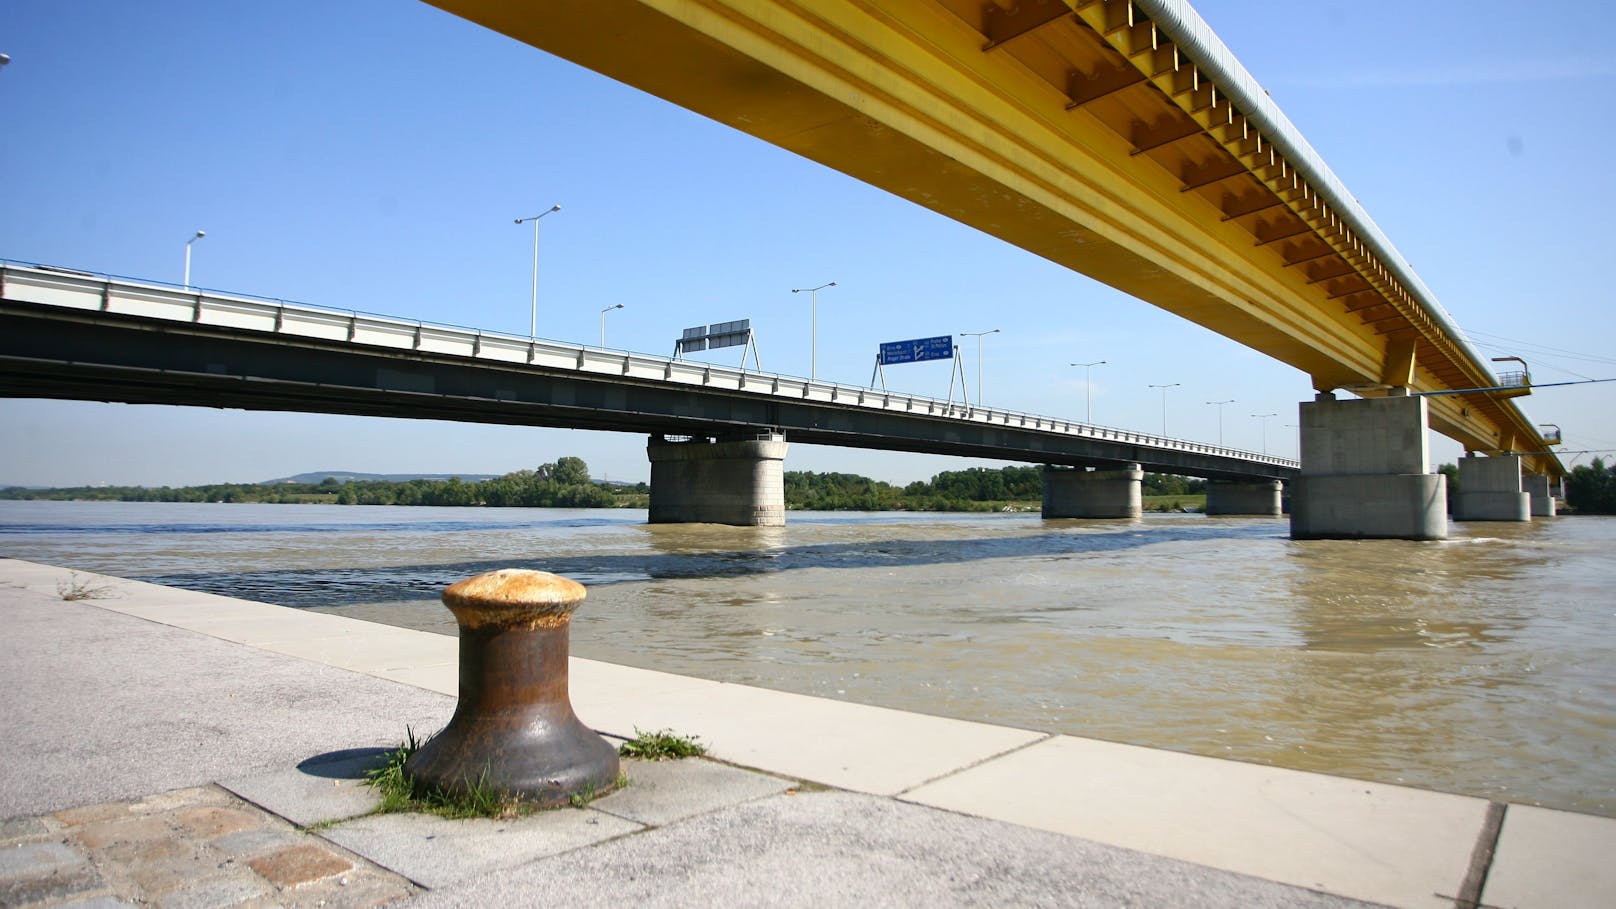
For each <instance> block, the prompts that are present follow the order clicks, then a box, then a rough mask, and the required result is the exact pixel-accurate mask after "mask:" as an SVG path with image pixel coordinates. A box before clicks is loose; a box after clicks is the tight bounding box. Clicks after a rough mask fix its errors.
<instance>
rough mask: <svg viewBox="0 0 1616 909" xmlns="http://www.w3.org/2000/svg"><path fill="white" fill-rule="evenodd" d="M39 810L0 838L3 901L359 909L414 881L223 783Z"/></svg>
mask: <svg viewBox="0 0 1616 909" xmlns="http://www.w3.org/2000/svg"><path fill="white" fill-rule="evenodd" d="M31 820H33V821H34V822H35V823H34V824H33V825H27V826H25V825H10V829H11V831H12V832H16V833H21V834H22V835H21V836H20V837H19V838H0V905H3V906H51V907H53V909H61V907H64V906H129V905H144V906H156V907H160V909H202V907H208V909H211V907H222V906H237V905H242V906H262V907H267V906H285V907H303V906H308V907H314V906H324V907H327V909H358V907H361V906H372V905H377V904H379V903H380V902H383V901H389V900H397V899H400V898H402V897H406V896H408V895H409V894H411V893H412V892H414V890H415V888H414V887H413V886H412V885H410V884H409V883H408V882H407V881H405V880H404V879H403V878H400V877H398V876H397V875H394V874H392V873H390V872H387V871H384V870H382V869H380V868H377V867H376V866H374V865H372V864H370V863H368V862H366V861H365V860H364V859H362V858H360V857H358V856H356V855H353V854H352V853H349V852H347V851H346V850H343V849H341V848H340V847H337V846H335V845H333V844H331V843H329V842H327V841H326V840H323V839H321V838H319V837H317V836H311V835H309V834H307V833H303V832H301V831H298V830H297V829H295V828H294V827H292V825H291V824H289V823H287V821H286V820H284V819H283V818H279V817H276V816H274V815H272V814H270V813H268V812H265V811H261V810H259V809H257V808H254V807H253V806H252V805H249V804H248V803H246V802H243V801H241V800H240V799H238V798H236V797H234V796H232V795H231V794H230V793H228V792H226V791H224V790H223V789H220V788H218V787H215V786H200V787H193V788H189V789H181V790H176V791H172V792H163V793H157V794H154V795H151V796H147V797H145V798H142V799H139V800H135V801H130V802H113V803H104V804H97V805H85V806H79V807H76V808H71V809H67V810H65V811H59V812H56V813H54V814H51V815H46V816H42V817H38V818H33V819H31ZM29 827H31V828H32V831H33V832H24V831H26V830H27V829H28V828H29Z"/></svg>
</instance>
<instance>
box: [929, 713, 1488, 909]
mask: <svg viewBox="0 0 1616 909" xmlns="http://www.w3.org/2000/svg"><path fill="white" fill-rule="evenodd" d="M903 798H905V799H906V800H909V801H914V802H917V803H920V804H925V805H934V806H937V807H941V808H948V809H950V810H954V811H963V812H966V813H969V814H975V815H978V816H981V817H991V818H997V819H999V820H1004V821H1010V822H1012V823H1016V824H1023V825H1026V826H1029V827H1037V828H1039V829H1043V830H1050V831H1054V832H1057V833H1065V834H1069V835H1072V836H1078V837H1084V838H1087V839H1094V840H1100V841H1103V842H1106V843H1111V844H1114V845H1118V846H1123V847H1127V848H1130V849H1138V850H1142V851H1145V852H1151V853H1155V854H1157V855H1164V856H1170V857H1173V858H1178V859H1183V860H1186V861H1191V862H1196V863H1199V864H1203V865H1207V866H1209V867H1213V868H1223V869H1227V870H1230V871H1237V872H1240V873H1242V874H1250V875H1254V876H1257V877H1261V878H1265V879H1268V880H1274V881H1283V882H1285V883H1290V884H1296V885H1298V886H1302V887H1307V888H1311V889H1316V890H1322V891H1326V892H1329V893H1338V894H1342V895H1345V896H1351V897H1354V898H1357V899H1363V900H1369V901H1371V902H1379V903H1387V904H1391V905H1397V906H1411V907H1418V906H1429V907H1432V909H1436V907H1443V909H1451V907H1452V906H1453V899H1454V896H1455V894H1457V893H1458V892H1459V887H1460V885H1461V884H1462V882H1463V881H1464V879H1465V874H1466V872H1467V870H1468V868H1469V862H1470V854H1471V851H1472V849H1473V848H1474V846H1475V843H1476V840H1477V837H1478V836H1479V834H1480V832H1481V829H1482V825H1483V822H1484V820H1485V817H1486V811H1487V802H1486V801H1485V800H1483V799H1472V798H1466V797H1463V796H1456V795H1447V794H1444V793H1437V792H1425V791H1422V790H1417V789H1407V788H1401V787H1396V786H1384V785H1380V784H1376V783H1366V782H1361V781H1357V780H1347V779H1341V778H1339V777H1330V776H1324V775H1322V774H1315V773H1303V772H1300V771H1295V770H1285V769H1281V768H1275V767H1266V766H1261V765H1257V764H1242V763H1238V762H1234V761H1223V760H1218V759H1215V758H1206V757H1200V756H1197V755H1189V754H1180V753H1177V752H1171V751H1158V750H1154V749H1149V748H1140V747H1136V746H1132V745H1118V744H1114V743H1111V742H1098V741H1093V740H1089V739H1077V738H1071V737H1066V736H1061V737H1057V738H1053V739H1050V740H1048V741H1045V742H1041V743H1039V744H1037V745H1034V746H1032V747H1030V748H1026V749H1023V750H1021V751H1018V752H1015V753H1014V754H1010V755H1007V756H1005V757H1002V758H999V759H997V760H993V761H988V762H986V763H984V764H982V765H980V766H978V767H974V768H972V769H970V770H967V771H965V772H963V773H959V774H955V775H953V776H951V777H948V778H946V779H942V780H938V781H936V782H933V783H931V784H929V785H926V786H922V787H920V788H918V789H915V790H914V791H911V792H908V793H905V794H904V796H903Z"/></svg>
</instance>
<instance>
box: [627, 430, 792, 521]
mask: <svg viewBox="0 0 1616 909" xmlns="http://www.w3.org/2000/svg"><path fill="white" fill-rule="evenodd" d="M646 454H647V456H649V457H650V459H651V507H650V515H649V517H648V518H647V520H648V521H649V522H650V523H652V524H732V525H735V526H738V527H783V526H785V523H786V486H785V459H786V437H785V435H783V434H781V433H767V432H766V433H760V434H755V435H752V434H748V435H744V436H726V437H719V438H716V439H715V438H708V437H705V436H696V437H693V438H691V439H690V440H688V441H673V440H670V439H668V438H667V437H666V436H661V435H654V436H652V437H651V440H650V442H649V443H648V444H647V445H646Z"/></svg>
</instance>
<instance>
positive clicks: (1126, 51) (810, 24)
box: [430, 0, 1564, 476]
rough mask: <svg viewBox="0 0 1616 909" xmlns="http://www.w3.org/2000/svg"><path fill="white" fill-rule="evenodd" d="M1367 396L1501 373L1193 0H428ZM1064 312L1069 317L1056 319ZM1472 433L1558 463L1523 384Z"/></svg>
mask: <svg viewBox="0 0 1616 909" xmlns="http://www.w3.org/2000/svg"><path fill="white" fill-rule="evenodd" d="M430 2H432V3H433V4H434V5H436V6H439V7H442V8H443V9H445V10H448V11H450V12H452V13H455V14H457V15H460V16H462V17H465V18H467V19H470V20H472V21H474V22H478V23H480V24H482V25H485V26H487V27H489V28H492V29H495V30H497V31H499V32H502V33H504V34H506V35H509V36H510V37H512V38H515V39H517V40H520V41H523V42H526V43H528V44H530V45H532V46H534V47H537V48H540V49H543V50H545V51H548V52H550V53H552V54H555V55H557V56H560V57H562V58H565V59H567V60H571V61H573V62H575V63H578V64H580V65H582V66H585V67H588V68H589V69H592V70H595V71H597V72H600V73H602V74H604V75H606V76H609V77H611V78H613V79H616V80H619V81H621V82H624V83H627V84H629V85H632V86H635V87H637V88H640V89H642V90H644V91H647V92H649V93H651V94H654V95H657V96H659V97H662V98H664V99H666V100H668V101H671V102H673V103H675V104H678V105H680V106H682V107H685V108H688V109H690V110H692V111H695V112H697V113H700V114H703V115H705V116H708V117H711V118H712V119H714V120H717V121H719V122H721V123H725V124H728V125H730V126H732V127H734V128H736V129H738V130H741V131H743V132H746V133H749V134H751V135H753V136H756V137H758V138H760V139H763V140H765V141H767V142H770V143H773V144H774V145H777V146H779V147H781V148H785V149H789V150H791V151H794V152H797V153H798V154H801V155H803V156H804V157H807V158H810V159H812V160H814V161H817V162H820V163H822V164H825V165H827V166H830V167H833V168H835V169H837V170H840V171H842V172H843V173H846V174H848V175H850V176H853V177H856V178H857V179H859V180H862V181H864V182H866V183H869V184H871V185H873V186H877V187H880V188H881V189H884V190H887V191H888V192H891V193H894V194H896V195H898V196H901V197H903V198H905V199H909V200H910V201H913V202H915V203H917V204H919V205H923V206H925V207H927V208H929V209H932V210H933V211H936V212H939V213H941V214H944V215H947V216H948V217H950V218H953V219H955V220H958V221H960V222H962V223H965V224H968V225H971V226H972V227H975V228H977V229H979V230H982V231H985V232H987V233H989V234H992V235H994V236H996V237H999V238H1001V239H1003V240H1005V241H1007V242H1010V243H1013V244H1015V245H1017V246H1019V247H1021V248H1023V249H1026V250H1028V251H1030V252H1033V253H1036V254H1037V255H1040V256H1043V257H1045V258H1047V259H1049V260H1051V261H1054V262H1058V263H1060V264H1062V265H1065V266H1067V267H1069V268H1072V269H1074V270H1076V271H1079V272H1082V273H1083V274H1085V275H1088V276H1090V277H1093V278H1095V279H1097V280H1099V281H1103V282H1105V283H1106V284H1109V285H1111V286H1113V287H1116V288H1118V289H1119V290H1122V291H1125V292H1127V293H1129V294H1132V295H1134V296H1137V297H1139V298H1140V299H1142V300H1145V301H1147V302H1150V303H1153V304H1155V305H1156V306H1159V307H1161V308H1163V309H1166V310H1168V311H1169V312H1173V313H1175V314H1177V315H1179V316H1182V317H1184V318H1186V319H1189V320H1191V321H1193V322H1195V323H1197V324H1199V325H1203V326H1205V327H1207V328H1209V329H1212V330H1213V331H1216V332H1218V333H1219V334H1222V335H1224V336H1226V337H1229V338H1232V339H1234V340H1236V341H1239V342H1241V343H1243V344H1245V345H1247V346H1249V347H1252V348H1254V349H1256V350H1259V351H1261V352H1263V353H1265V354H1267V355H1269V356H1271V357H1274V358H1275V359H1277V360H1280V361H1282V362H1285V363H1288V364H1290V365H1292V366H1295V367H1296V368H1298V369H1301V370H1304V371H1305V372H1307V373H1308V375H1310V376H1311V377H1312V381H1313V384H1314V387H1315V388H1317V389H1318V390H1320V391H1330V390H1334V389H1346V390H1349V391H1351V392H1353V393H1356V394H1358V395H1362V396H1375V395H1383V394H1386V393H1388V392H1391V391H1392V390H1394V389H1403V388H1407V389H1411V390H1412V391H1414V392H1416V393H1418V392H1430V391H1443V390H1463V389H1485V388H1493V389H1497V388H1498V387H1499V386H1500V382H1499V381H1498V380H1497V379H1495V377H1494V376H1493V374H1492V371H1491V370H1490V369H1489V368H1488V366H1487V364H1486V362H1484V361H1483V359H1482V358H1480V357H1479V356H1478V355H1476V354H1475V352H1474V351H1473V350H1472V349H1471V348H1470V346H1469V344H1468V343H1467V342H1466V341H1465V339H1464V338H1463V336H1462V335H1461V334H1460V333H1459V332H1458V330H1457V328H1456V327H1455V326H1454V325H1453V324H1452V322H1451V321H1450V320H1449V318H1448V317H1447V315H1446V313H1445V311H1444V310H1443V309H1442V307H1441V305H1440V304H1439V303H1437V301H1436V300H1435V298H1434V297H1433V296H1432V295H1431V294H1430V292H1429V291H1428V290H1427V289H1426V288H1425V287H1424V286H1423V284H1421V283H1420V281H1419V278H1418V277H1417V276H1415V275H1414V274H1413V273H1412V271H1411V270H1410V269H1409V268H1408V266H1407V265H1406V264H1405V263H1404V262H1403V260H1402V258H1401V256H1399V255H1398V254H1397V252H1396V251H1395V249H1393V248H1392V247H1391V245H1390V242H1389V241H1388V240H1386V239H1385V238H1384V236H1382V235H1381V234H1380V232H1379V230H1378V228H1376V227H1375V226H1374V223H1373V222H1372V221H1371V220H1370V219H1369V217H1368V215H1367V214H1365V213H1364V212H1363V211H1362V210H1361V209H1359V208H1358V206H1357V204H1356V202H1354V201H1353V200H1352V198H1351V196H1350V194H1348V193H1347V192H1346V191H1345V189H1344V188H1343V187H1341V185H1340V183H1339V181H1338V180H1337V179H1336V178H1335V177H1334V175H1333V174H1331V173H1330V171H1329V169H1328V167H1326V166H1325V165H1324V164H1323V162H1322V161H1321V160H1319V159H1318V157H1317V153H1315V152H1314V151H1313V150H1312V149H1311V148H1310V147H1309V146H1308V145H1307V143H1306V141H1305V140H1303V139H1302V138H1301V137H1300V135H1299V134H1297V133H1296V131H1295V129H1294V127H1292V126H1291V125H1290V124H1289V122H1288V121H1287V120H1286V119H1285V118H1284V115H1283V114H1282V113H1280V112H1279V111H1278V109H1277V108H1276V107H1274V106H1273V105H1272V103H1271V102H1270V101H1268V99H1267V97H1266V95H1265V94H1264V93H1262V91H1261V89H1260V88H1258V87H1257V86H1256V83H1255V82H1254V81H1253V80H1252V79H1251V78H1250V76H1249V75H1247V74H1246V73H1245V71H1244V70H1243V69H1242V68H1241V67H1240V65H1239V64H1238V63H1237V62H1236V61H1235V60H1234V58H1233V56H1232V55H1231V54H1230V53H1229V52H1228V50H1227V49H1226V48H1225V47H1223V45H1222V44H1221V42H1219V41H1218V40H1217V38H1216V37H1215V36H1213V35H1212V34H1211V32H1210V29H1208V28H1207V27H1206V26H1205V23H1203V22H1202V21H1201V20H1200V18H1199V17H1198V16H1197V15H1196V14H1195V13H1194V12H1193V11H1192V10H1190V9H1189V8H1188V6H1187V5H1185V4H1184V3H1182V2H1178V0H1149V2H1147V0H1133V2H1128V0H993V2H988V0H868V2H860V0H777V2H765V0H539V2H532V3H512V2H509V0H430ZM1050 317H1051V318H1058V317H1060V314H1059V313H1051V314H1050ZM1525 393H1529V387H1527V386H1526V385H1524V384H1523V385H1522V386H1520V387H1513V388H1504V389H1502V390H1494V391H1486V392H1474V393H1469V394H1458V395H1439V396H1433V397H1432V398H1431V399H1430V415H1431V424H1432V427H1433V428H1434V429H1436V430H1437V431H1438V432H1441V433H1442V434H1444V435H1447V436H1449V437H1451V438H1453V439H1455V440H1457V441H1458V442H1460V443H1461V444H1462V445H1463V446H1464V447H1465V448H1466V449H1467V450H1471V451H1479V452H1486V453H1489V454H1496V453H1507V452H1516V453H1524V454H1525V455H1526V457H1525V462H1524V467H1525V468H1526V469H1527V470H1528V471H1530V472H1534V473H1545V474H1549V475H1551V476H1558V475H1560V474H1562V473H1563V472H1564V468H1563V466H1562V465H1561V463H1560V462H1559V460H1558V459H1557V458H1556V457H1555V456H1554V455H1553V454H1552V453H1549V452H1548V451H1547V449H1546V442H1545V440H1544V439H1543V437H1542V436H1541V435H1540V434H1539V431H1538V430H1537V428H1536V427H1534V426H1533V425H1532V424H1531V422H1530V421H1528V420H1527V418H1526V417H1525V415H1524V414H1522V412H1521V411H1520V409H1519V408H1518V407H1516V406H1515V404H1514V402H1513V401H1512V400H1511V398H1513V397H1516V396H1518V395H1521V394H1525Z"/></svg>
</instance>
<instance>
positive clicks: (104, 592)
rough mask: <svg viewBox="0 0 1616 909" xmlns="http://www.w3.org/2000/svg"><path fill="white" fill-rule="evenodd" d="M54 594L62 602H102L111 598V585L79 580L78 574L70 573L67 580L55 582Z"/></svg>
mask: <svg viewBox="0 0 1616 909" xmlns="http://www.w3.org/2000/svg"><path fill="white" fill-rule="evenodd" d="M56 594H57V595H58V596H60V597H61V598H62V599H64V600H69V601H71V600H104V599H106V598H107V597H110V596H113V590H112V585H111V584H101V583H97V582H95V581H90V580H81V579H80V578H79V573H78V572H76V571H70V572H68V573H67V580H65V581H57V582H56Z"/></svg>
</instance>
